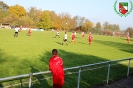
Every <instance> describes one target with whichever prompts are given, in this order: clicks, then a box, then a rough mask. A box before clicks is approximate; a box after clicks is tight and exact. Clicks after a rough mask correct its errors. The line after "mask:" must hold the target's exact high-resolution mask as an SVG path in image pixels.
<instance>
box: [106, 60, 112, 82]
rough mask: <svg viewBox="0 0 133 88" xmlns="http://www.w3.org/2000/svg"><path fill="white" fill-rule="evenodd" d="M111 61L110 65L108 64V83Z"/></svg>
mask: <svg viewBox="0 0 133 88" xmlns="http://www.w3.org/2000/svg"><path fill="white" fill-rule="evenodd" d="M110 63H111V62H109V65H108V74H107V84H108V80H109V74H110Z"/></svg>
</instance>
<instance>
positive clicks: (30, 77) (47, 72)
mask: <svg viewBox="0 0 133 88" xmlns="http://www.w3.org/2000/svg"><path fill="white" fill-rule="evenodd" d="M132 59H133V58H126V59H119V60H112V61H105V62H99V63H94V64H88V65H82V66H76V67H70V68H65V69H64V71H67V70H73V69H79V71H78V82H77V88H79V86H80V76H81V68H86V67H91V66H96V65H101V64H108V71H107V79H106V83H107V84H108V82H109V77H110V67H111V63H112V62H119V61H125V60H128V67H127V74H126V75H127V76H129V73H130V62H131V60H132ZM49 73H51V71H45V72H37V73H30V74H23V75H18V76H12V77H6V78H0V82H4V81H9V80H15V79H20V78H24V77H29V82H28V84H29V85H28V87H29V88H31V84H32V76H36V75H42V74H49Z"/></svg>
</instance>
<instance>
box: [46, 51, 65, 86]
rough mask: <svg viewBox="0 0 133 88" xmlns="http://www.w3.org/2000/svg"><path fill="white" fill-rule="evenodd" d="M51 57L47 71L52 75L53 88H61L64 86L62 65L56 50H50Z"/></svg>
mask: <svg viewBox="0 0 133 88" xmlns="http://www.w3.org/2000/svg"><path fill="white" fill-rule="evenodd" d="M52 55H53V56H52V57H51V58H50V60H49V70H50V71H51V72H52V74H53V88H62V87H63V85H64V70H63V69H64V64H63V60H62V58H61V57H59V56H58V51H57V49H53V50H52Z"/></svg>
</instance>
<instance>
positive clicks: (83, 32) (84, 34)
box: [82, 32, 85, 40]
mask: <svg viewBox="0 0 133 88" xmlns="http://www.w3.org/2000/svg"><path fill="white" fill-rule="evenodd" d="M84 36H85V34H84V32H82V39H83V40H84Z"/></svg>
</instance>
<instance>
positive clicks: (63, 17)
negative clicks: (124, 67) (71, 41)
mask: <svg viewBox="0 0 133 88" xmlns="http://www.w3.org/2000/svg"><path fill="white" fill-rule="evenodd" d="M3 4H4V5H5V6H7V7H8V10H7V11H5V10H3V9H0V18H1V19H0V23H9V24H10V25H11V26H21V25H22V26H23V27H33V28H42V29H44V30H49V29H59V30H67V31H71V30H75V31H84V32H90V31H91V32H92V33H96V34H106V35H112V33H113V32H125V33H127V32H129V35H130V37H133V28H131V27H129V28H127V29H126V30H124V31H121V30H120V28H119V25H118V24H109V23H108V22H105V23H104V24H101V23H100V22H97V23H96V25H95V26H94V23H93V22H92V21H90V20H89V19H87V18H85V17H81V16H78V15H77V16H74V17H71V15H70V14H69V13H64V12H62V13H60V14H56V13H55V12H54V11H49V10H41V9H37V8H36V7H30V8H29V9H28V10H26V9H25V8H24V7H23V6H20V5H18V4H16V5H14V6H8V5H6V4H5V3H3Z"/></svg>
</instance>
